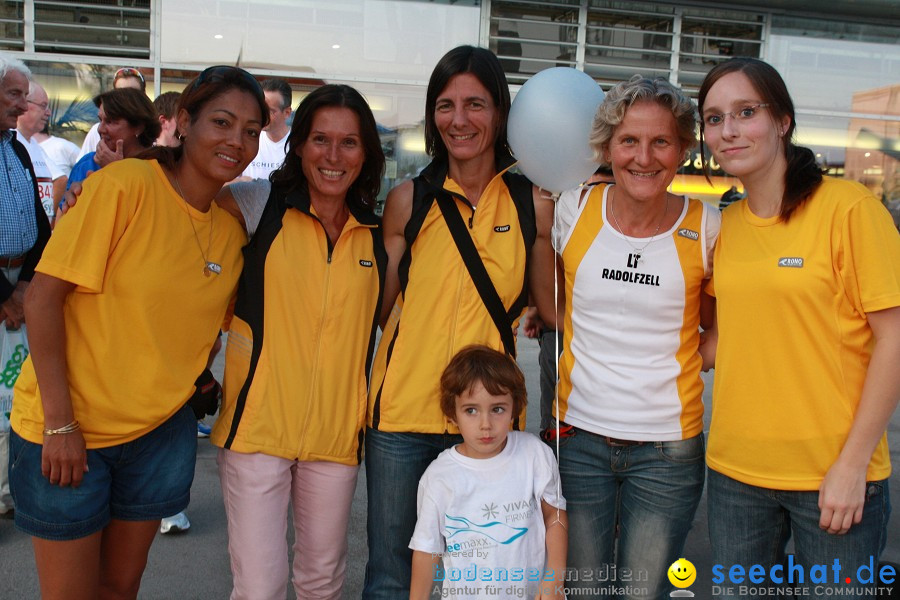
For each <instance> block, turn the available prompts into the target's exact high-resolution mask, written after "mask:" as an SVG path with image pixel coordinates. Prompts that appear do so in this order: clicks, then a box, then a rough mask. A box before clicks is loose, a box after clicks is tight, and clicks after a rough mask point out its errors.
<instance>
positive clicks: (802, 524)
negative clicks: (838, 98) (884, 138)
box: [699, 58, 900, 597]
mask: <svg viewBox="0 0 900 600" xmlns="http://www.w3.org/2000/svg"><path fill="white" fill-rule="evenodd" d="M699 105H700V111H701V118H702V129H701V132H702V136H703V139H704V140H705V142H706V144H707V145H708V146H709V149H710V151H711V152H712V155H713V156H714V157H715V158H716V160H717V161H718V162H719V164H720V165H722V168H723V169H724V170H725V171H727V172H729V173H731V174H732V175H736V176H737V177H738V178H740V180H741V183H742V184H743V186H744V188H745V189H746V190H747V197H746V198H745V199H743V200H740V201H738V202H735V203H734V204H732V205H731V206H729V207H728V208H727V209H726V210H725V211H724V212H723V216H722V232H721V236H720V238H719V243H718V245H717V246H716V251H715V278H714V283H715V286H714V288H715V289H714V292H715V295H716V299H717V317H718V331H719V334H718V346H717V351H716V359H715V360H716V378H715V387H714V389H713V414H712V423H711V425H710V438H709V448H708V454H707V463H708V465H709V475H708V485H709V490H708V494H709V532H710V540H711V542H712V550H713V563H714V564H716V565H722V567H721V569H722V570H721V571H720V581H719V582H718V583H720V584H722V585H721V586H720V587H721V589H723V590H725V593H727V591H728V589H727V588H728V581H727V578H724V577H723V576H722V574H723V573H727V572H728V570H729V568H730V567H731V565H733V564H741V565H762V569H764V570H765V572H766V573H769V572H770V571H769V569H770V567H772V566H773V565H781V564H782V563H783V562H784V561H785V546H786V544H787V542H788V540H789V539H790V538H791V537H793V541H794V548H795V552H796V555H797V556H796V560H795V559H794V558H790V559H789V561H793V562H796V563H797V564H799V565H802V570H804V571H805V574H806V577H807V578H809V577H810V574H811V570H810V569H811V568H812V567H814V565H828V568H829V569H831V567H832V566H833V565H835V564H836V562H835V561H838V562H839V563H840V569H841V571H840V573H839V574H838V573H831V571H829V577H828V581H827V583H828V584H829V587H834V588H842V587H843V588H845V589H838V590H837V592H836V595H837V594H840V596H846V595H851V596H855V597H858V596H862V595H865V592H864V591H863V587H868V588H871V586H872V585H874V584H878V581H877V577H876V581H875V582H874V584H868V585H864V584H862V583H860V582H858V581H857V573H858V569H859V568H860V567H861V566H863V565H865V566H866V567H867V568H868V567H869V566H870V563H871V564H874V565H877V564H878V556H879V554H880V552H881V551H882V549H883V548H884V544H885V541H886V535H887V533H886V525H887V519H888V515H889V514H890V501H889V498H888V484H887V481H886V480H887V478H888V476H889V475H890V473H891V465H890V459H889V454H888V448H887V440H886V436H885V429H886V426H887V423H888V420H889V419H890V417H891V414H892V412H893V411H894V408H895V407H896V405H897V399H898V396H900V369H898V368H897V365H898V364H900V237H898V235H897V230H896V228H894V226H893V223H892V222H891V218H890V215H889V214H888V212H887V210H885V208H884V206H882V205H881V203H880V202H879V201H878V200H877V199H876V198H874V197H873V196H872V194H871V193H870V192H869V191H868V190H867V189H866V188H865V187H863V186H862V185H860V184H858V183H856V182H852V181H846V180H840V179H833V178H831V177H823V176H822V173H821V171H820V169H819V167H818V165H816V161H815V157H814V155H813V153H812V151H810V150H809V149H808V148H802V147H798V146H796V145H794V143H793V142H792V137H793V134H794V130H795V127H796V120H795V117H794V106H793V103H792V101H791V98H790V95H789V94H788V91H787V87H786V86H785V83H784V81H783V80H782V78H781V76H780V75H779V74H778V72H777V71H776V70H775V69H774V68H772V67H771V66H770V65H768V64H766V63H764V62H762V61H760V60H756V59H750V58H738V59H732V60H729V61H727V62H724V63H722V64H720V65H718V66H716V67H715V68H713V69H712V70H711V71H710V72H709V74H708V75H707V77H706V79H705V80H704V82H703V85H702V86H701V88H700V95H699ZM798 568H800V567H798ZM785 571H786V569H785ZM876 571H877V567H876ZM784 575H785V577H787V576H788V573H787V572H785V573H784ZM832 575H833V576H834V579H832ZM792 576H793V577H794V580H793V582H792V583H798V581H797V579H796V575H792ZM779 577H780V575H779ZM722 579H724V580H722ZM786 581H787V579H786ZM806 581H807V583H810V580H809V579H807V580H806ZM714 582H715V567H714ZM770 582H771V581H770V579H768V578H767V579H766V581H765V583H770ZM765 583H763V584H760V585H765ZM789 583H790V582H789ZM868 591H869V592H871V590H868ZM841 592H842V593H841ZM816 595H817V596H819V597H829V594H827V593H819V592H817V593H816Z"/></svg>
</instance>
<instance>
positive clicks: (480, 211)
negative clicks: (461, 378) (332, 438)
mask: <svg viewBox="0 0 900 600" xmlns="http://www.w3.org/2000/svg"><path fill="white" fill-rule="evenodd" d="M511 162H512V161H511V158H509V159H508V162H506V164H501V165H499V166H500V167H501V169H500V172H499V173H498V174H497V175H496V176H495V177H494V178H493V179H492V180H491V181H490V183H489V184H488V185H487V187H486V188H485V190H484V192H483V193H482V195H481V198H480V199H479V201H478V206H477V208H473V207H472V205H471V204H470V203H469V202H468V200H467V199H466V198H465V196H464V194H463V191H462V189H461V188H460V187H459V185H457V184H456V183H455V182H454V181H453V180H452V179H450V178H448V177H447V167H446V165H441V164H438V163H432V164H431V165H429V167H428V168H426V169H425V170H424V171H423V172H422V174H421V175H420V176H419V177H417V178H416V180H414V183H415V184H416V185H415V188H414V189H415V192H414V195H413V208H412V215H411V217H410V222H409V224H408V225H407V227H406V231H405V236H406V240H407V250H406V253H405V255H404V256H403V258H402V259H401V263H400V280H401V289H402V292H401V295H400V297H398V299H397V301H396V303H395V305H394V310H393V311H392V313H391V316H390V317H389V319H388V323H387V324H386V326H385V330H384V334H383V335H382V337H381V342H380V343H379V346H378V353H377V355H376V357H375V364H374V367H373V369H372V371H373V373H372V385H371V387H370V392H369V426H370V427H372V428H373V429H377V430H379V431H386V432H412V433H443V432H445V431H446V432H451V433H456V432H457V431H458V429H457V428H456V426H455V425H453V424H452V423H451V422H450V421H449V420H448V419H447V417H446V416H444V414H443V413H442V412H441V409H440V405H439V397H440V393H439V388H440V377H441V373H442V372H443V370H444V368H445V367H446V366H447V364H448V363H449V362H450V360H451V359H452V358H453V356H454V355H455V354H456V353H457V352H459V350H461V349H462V348H463V347H465V346H467V345H469V344H485V345H487V346H490V347H492V348H496V349H497V350H500V351H501V352H502V351H503V343H502V341H501V338H500V333H499V330H498V328H497V325H495V323H494V321H493V320H492V319H491V316H490V314H489V313H488V311H487V309H486V308H485V305H484V302H483V301H482V299H481V297H480V296H479V293H478V290H477V289H476V287H475V284H474V283H473V282H472V277H471V276H470V275H469V271H468V270H467V268H466V265H465V263H464V262H463V259H462V257H461V256H460V253H459V250H458V249H457V247H456V243H455V242H454V240H453V237H452V235H451V233H450V230H449V229H448V227H447V223H446V221H445V220H444V218H443V216H442V214H441V211H440V208H439V207H438V205H437V202H435V201H433V194H434V193H446V194H449V195H450V196H451V197H452V198H453V201H454V204H455V207H456V208H457V209H458V210H459V211H460V214H461V216H462V218H463V221H464V222H465V224H466V229H467V232H468V233H469V235H471V237H472V241H473V242H474V244H475V247H476V249H477V250H478V254H479V256H480V258H481V260H482V262H483V263H484V266H485V269H486V270H487V272H488V275H489V276H490V278H491V280H492V282H493V284H494V287H495V288H496V290H497V293H498V295H499V296H500V299H501V300H502V302H503V306H504V307H505V308H506V309H507V311H508V312H507V315H508V318H509V324H508V325H507V326H509V327H514V326H515V325H516V322H517V320H518V318H519V317H520V316H521V313H522V312H523V311H524V308H525V304H526V302H527V293H525V287H526V263H527V257H528V253H529V251H530V247H531V244H532V243H533V241H534V229H535V226H534V203H533V199H532V196H531V183H530V182H528V180H527V179H525V178H524V177H523V176H521V175H513V174H511V173H507V172H506V169H507V168H508V167H509V165H510V164H511ZM504 167H506V168H504ZM513 190H515V191H513ZM514 196H515V197H514ZM523 417H524V415H523ZM519 424H523V423H517V425H519ZM517 428H518V427H517Z"/></svg>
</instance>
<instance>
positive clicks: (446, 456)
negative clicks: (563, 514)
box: [409, 431, 566, 600]
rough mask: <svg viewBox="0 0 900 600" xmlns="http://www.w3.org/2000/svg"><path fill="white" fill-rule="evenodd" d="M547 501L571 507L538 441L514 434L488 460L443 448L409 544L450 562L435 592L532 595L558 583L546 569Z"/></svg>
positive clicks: (440, 571)
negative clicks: (543, 508) (543, 509)
mask: <svg viewBox="0 0 900 600" xmlns="http://www.w3.org/2000/svg"><path fill="white" fill-rule="evenodd" d="M542 500H543V501H545V502H547V503H548V504H549V505H551V506H554V507H557V508H559V509H560V510H565V508H566V501H565V499H564V498H563V497H562V493H561V492H560V491H559V470H558V468H557V465H556V459H555V458H554V457H553V453H552V452H551V451H550V448H548V447H547V446H546V445H545V444H544V443H543V442H541V441H540V440H539V439H538V438H537V437H536V436H534V435H532V434H530V433H524V432H519V431H511V432H510V433H509V437H508V441H507V443H506V447H505V448H504V449H503V450H502V451H501V452H500V453H499V454H498V455H497V456H494V457H492V458H487V459H474V458H469V457H467V456H463V455H462V454H460V453H459V451H458V450H457V449H456V448H455V447H454V448H450V449H448V450H444V451H443V452H442V453H441V454H440V455H439V456H438V457H437V458H436V459H435V461H434V462H433V463H431V465H430V466H429V467H428V469H427V470H426V471H425V474H424V475H422V479H421V480H420V481H419V492H418V499H417V515H418V519H417V521H416V529H415V532H414V533H413V537H412V540H410V542H409V547H410V548H412V549H413V550H418V551H420V552H426V553H429V554H441V556H442V557H443V560H442V564H441V565H440V566H439V567H436V568H435V572H434V574H433V584H434V585H433V586H432V589H433V588H434V587H435V586H437V587H439V588H440V589H441V590H442V591H443V593H444V595H450V594H452V595H453V596H454V597H465V598H473V599H474V598H478V599H485V600H498V599H499V598H507V597H516V598H522V597H524V598H533V597H534V595H535V594H536V593H537V591H538V589H539V587H540V586H541V585H547V586H553V585H554V584H553V581H552V580H553V575H554V574H551V573H547V572H546V571H545V561H546V546H545V541H544V540H545V535H546V531H545V528H544V517H543V512H542V510H541V501H542ZM557 575H558V574H557ZM510 586H514V587H515V590H509V589H507V588H509V587H510ZM497 588H499V590H498V589H497ZM520 594H524V595H520Z"/></svg>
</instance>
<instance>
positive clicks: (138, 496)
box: [9, 406, 197, 541]
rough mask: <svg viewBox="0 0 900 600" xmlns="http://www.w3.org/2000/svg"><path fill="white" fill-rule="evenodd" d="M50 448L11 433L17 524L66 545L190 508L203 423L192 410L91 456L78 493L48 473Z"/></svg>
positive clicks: (12, 476) (185, 411) (180, 412)
mask: <svg viewBox="0 0 900 600" xmlns="http://www.w3.org/2000/svg"><path fill="white" fill-rule="evenodd" d="M42 450H43V446H41V445H40V444H33V443H31V442H29V441H26V440H24V439H22V438H21V437H19V436H18V435H17V434H16V433H15V432H14V431H13V432H11V435H10V467H9V476H10V487H11V489H12V496H13V500H14V501H15V504H16V513H15V519H16V527H17V528H18V529H19V530H21V531H24V532H25V533H27V534H28V535H31V536H34V537H38V538H43V539H47V540H56V541H65V540H76V539H79V538H83V537H87V536H89V535H91V534H93V533H96V532H97V531H100V530H102V529H103V528H104V527H106V526H107V525H108V524H109V522H110V519H119V520H122V521H154V520H156V519H161V518H163V517H167V516H170V515H174V514H175V513H177V512H180V511H182V510H184V509H185V508H186V507H187V505H188V501H189V500H190V492H191V483H192V482H193V480H194V463H195V461H196V458H197V420H196V418H195V417H194V413H193V411H192V410H191V408H190V407H189V406H185V407H183V408H182V409H181V410H179V411H178V412H176V413H175V414H174V415H173V416H172V417H170V418H169V420H168V421H166V422H165V423H163V424H162V425H160V426H159V427H157V428H156V429H154V430H152V431H150V432H149V433H147V434H145V435H143V436H141V437H139V438H137V439H136V440H132V441H130V442H127V443H124V444H119V445H118V446H109V447H107V448H97V449H93V450H88V451H87V460H88V469H89V470H88V471H87V472H85V474H84V479H83V480H82V482H81V485H80V486H78V487H77V488H73V487H60V486H58V485H52V484H51V483H50V482H49V481H48V480H47V478H46V477H44V476H43V475H42V474H41V452H42Z"/></svg>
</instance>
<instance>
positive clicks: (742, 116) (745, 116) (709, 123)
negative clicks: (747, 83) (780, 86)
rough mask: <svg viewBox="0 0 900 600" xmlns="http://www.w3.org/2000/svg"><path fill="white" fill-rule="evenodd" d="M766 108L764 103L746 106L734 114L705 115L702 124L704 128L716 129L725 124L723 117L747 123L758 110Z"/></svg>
mask: <svg viewBox="0 0 900 600" xmlns="http://www.w3.org/2000/svg"><path fill="white" fill-rule="evenodd" d="M767 106H769V105H768V104H766V103H765V102H760V103H759V104H748V105H747V106H744V107H742V108H739V109H738V110H736V111H734V112H727V113H707V114H706V116H705V117H703V124H704V125H705V126H706V127H718V126H719V125H723V124H724V123H725V117H731V118H732V119H734V120H735V121H749V120H751V119H752V118H753V117H755V116H756V112H757V111H758V110H759V109H760V108H766V107H767Z"/></svg>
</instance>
